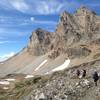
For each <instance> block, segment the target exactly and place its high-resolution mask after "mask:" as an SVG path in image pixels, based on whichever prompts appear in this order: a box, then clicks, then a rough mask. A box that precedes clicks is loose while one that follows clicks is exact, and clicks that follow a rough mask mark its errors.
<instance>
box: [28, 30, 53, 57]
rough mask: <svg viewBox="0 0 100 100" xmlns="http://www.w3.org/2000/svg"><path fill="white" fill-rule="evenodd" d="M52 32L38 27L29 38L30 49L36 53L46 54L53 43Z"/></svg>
mask: <svg viewBox="0 0 100 100" xmlns="http://www.w3.org/2000/svg"><path fill="white" fill-rule="evenodd" d="M51 39H52V34H51V33H50V32H48V31H46V30H44V29H41V28H38V29H36V30H35V31H34V32H33V33H32V35H31V37H30V40H29V43H28V51H29V52H30V53H33V54H34V55H41V54H45V53H46V52H47V50H48V47H49V45H50V43H51Z"/></svg>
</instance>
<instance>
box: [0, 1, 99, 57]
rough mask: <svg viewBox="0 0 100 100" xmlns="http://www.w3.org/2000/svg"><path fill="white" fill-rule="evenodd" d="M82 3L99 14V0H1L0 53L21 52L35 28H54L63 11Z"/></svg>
mask: <svg viewBox="0 0 100 100" xmlns="http://www.w3.org/2000/svg"><path fill="white" fill-rule="evenodd" d="M81 5H84V6H86V7H88V8H90V9H92V10H94V11H95V12H96V13H97V14H98V15H100V0H0V57H2V56H4V55H6V54H7V55H8V54H11V53H12V52H14V53H16V52H19V51H20V50H21V49H22V48H23V47H24V46H26V44H27V42H28V38H29V36H30V35H31V32H32V31H33V30H35V29H36V28H43V29H46V30H48V31H54V30H55V27H56V24H57V22H58V20H59V14H60V13H61V12H63V11H65V10H66V11H68V12H70V13H73V12H74V11H75V10H76V9H77V8H79V7H80V6H81Z"/></svg>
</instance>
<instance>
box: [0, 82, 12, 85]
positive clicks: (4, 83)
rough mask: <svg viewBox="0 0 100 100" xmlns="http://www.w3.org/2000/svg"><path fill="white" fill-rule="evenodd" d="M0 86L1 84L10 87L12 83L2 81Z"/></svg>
mask: <svg viewBox="0 0 100 100" xmlns="http://www.w3.org/2000/svg"><path fill="white" fill-rule="evenodd" d="M0 84H1V85H9V84H10V82H8V81H0Z"/></svg>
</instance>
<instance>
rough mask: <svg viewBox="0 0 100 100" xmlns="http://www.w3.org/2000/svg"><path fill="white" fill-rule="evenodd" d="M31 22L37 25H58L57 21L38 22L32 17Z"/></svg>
mask: <svg viewBox="0 0 100 100" xmlns="http://www.w3.org/2000/svg"><path fill="white" fill-rule="evenodd" d="M30 20H31V22H33V23H36V24H57V22H56V21H52V20H37V19H35V18H34V17H30Z"/></svg>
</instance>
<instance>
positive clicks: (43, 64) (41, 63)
mask: <svg viewBox="0 0 100 100" xmlns="http://www.w3.org/2000/svg"><path fill="white" fill-rule="evenodd" d="M47 61H48V60H47V59H46V60H44V61H43V62H42V63H41V64H40V65H39V66H38V67H37V68H36V69H35V71H37V70H39V68H40V67H42V66H43V65H44V64H45V63H46V62H47Z"/></svg>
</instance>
